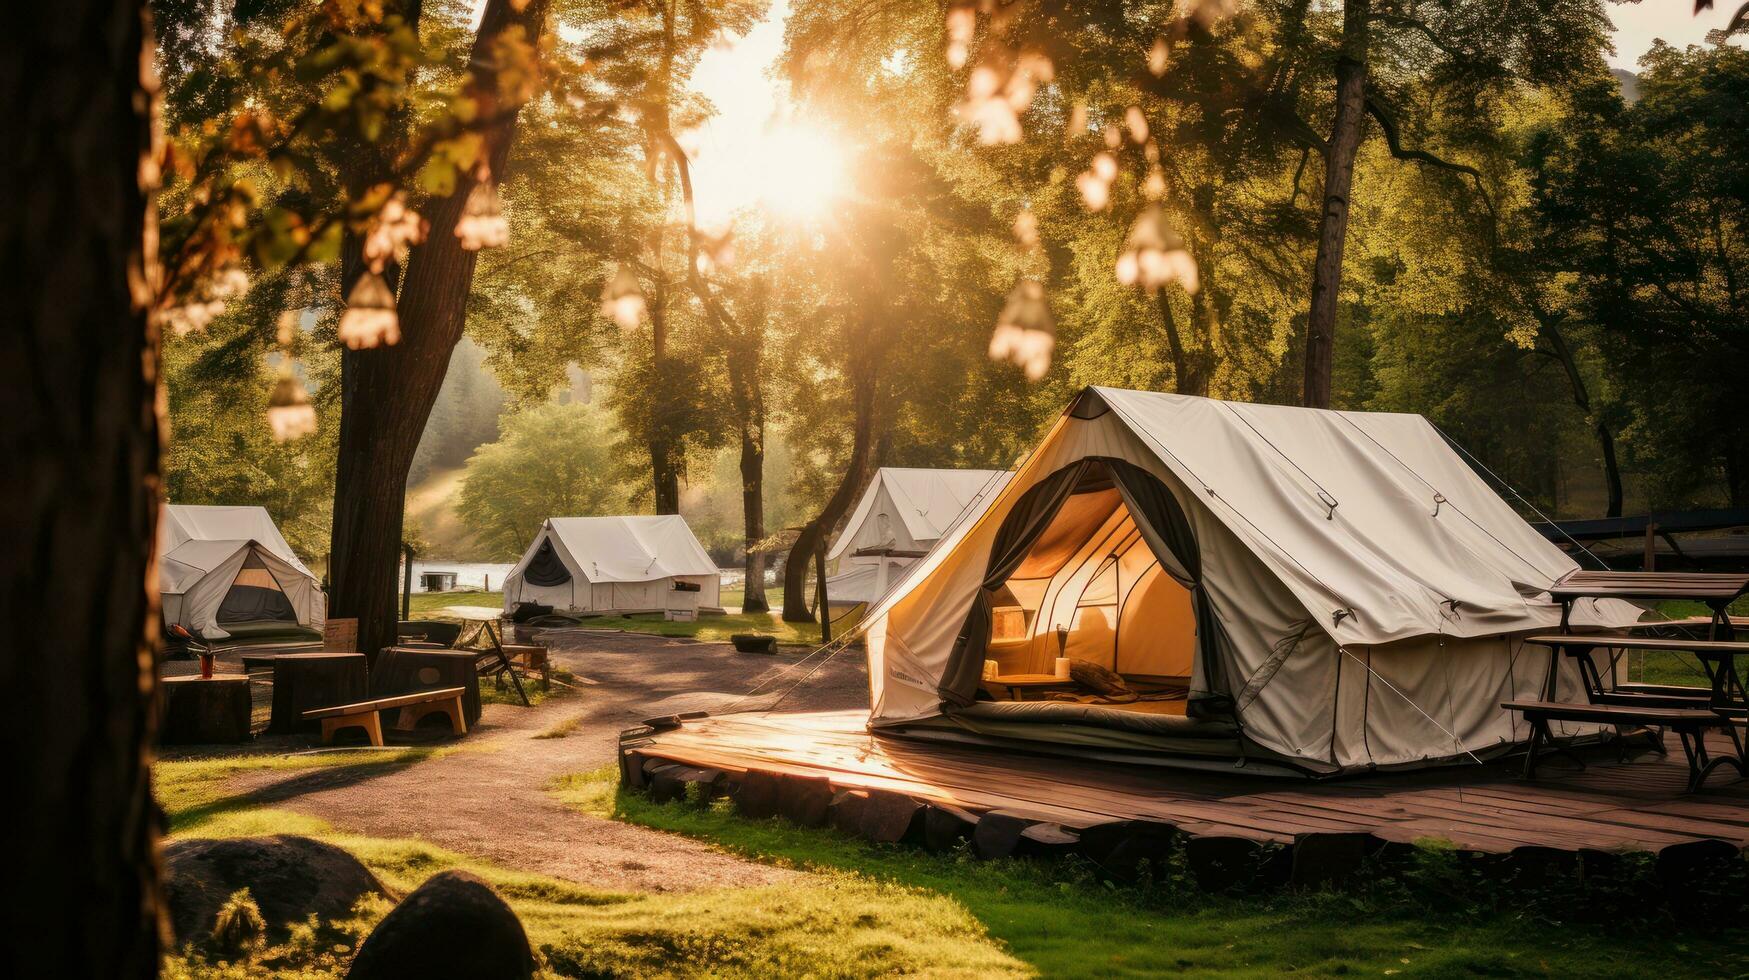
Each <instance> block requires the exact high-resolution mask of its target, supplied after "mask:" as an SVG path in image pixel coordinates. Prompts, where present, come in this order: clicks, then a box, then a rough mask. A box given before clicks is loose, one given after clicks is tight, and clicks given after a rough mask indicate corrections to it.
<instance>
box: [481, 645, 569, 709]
mask: <svg viewBox="0 0 1749 980" xmlns="http://www.w3.org/2000/svg"><path fill="white" fill-rule="evenodd" d="M524 650H538V651H540V652H539V654H538V657H527V658H525V657H523V656H522V651H524ZM474 664H475V666H477V667H478V668H479V671H480V676H481V677H490V678H491V679H492V683H493V684H494V685H496V686H497V688H498V689H499V690H503V689H504V679H505V675H509V678H510V681H511V683H513V684H515V685H516V688H517V690H518V691H521V689H522V678H521V674H526V673H528V672H529V671H531V670H539V671H540V675H541V685H542V686H543V687H550V686H551V683H552V673H551V669H550V668H549V667H548V661H547V657H546V647H527V646H516V645H514V644H512V645H508V646H504V647H502V653H500V651H499V649H488V650H481V651H479V656H478V657H475V658H474ZM523 700H524V701H527V700H528V698H527V696H526V695H525V696H524V697H523Z"/></svg>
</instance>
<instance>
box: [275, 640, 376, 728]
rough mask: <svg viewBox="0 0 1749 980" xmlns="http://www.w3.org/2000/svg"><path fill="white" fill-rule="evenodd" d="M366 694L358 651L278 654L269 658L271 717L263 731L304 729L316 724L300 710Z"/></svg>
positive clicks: (338, 702)
mask: <svg viewBox="0 0 1749 980" xmlns="http://www.w3.org/2000/svg"><path fill="white" fill-rule="evenodd" d="M369 695H370V689H369V687H368V686H367V685H366V670H365V657H364V654H362V653H282V654H280V655H278V656H276V657H274V658H273V717H272V720H271V721H270V722H269V723H268V726H267V730H268V731H269V732H270V733H272V734H275V735H279V734H290V733H293V732H301V731H308V730H310V729H311V728H315V727H317V726H316V725H315V723H314V722H312V721H311V720H310V719H307V718H305V717H304V712H306V711H309V710H311V709H314V708H325V707H327V706H329V705H333V704H351V703H352V702H354V701H358V700H361V699H363V698H365V697H368V696H369Z"/></svg>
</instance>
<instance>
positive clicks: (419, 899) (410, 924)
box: [346, 871, 534, 980]
mask: <svg viewBox="0 0 1749 980" xmlns="http://www.w3.org/2000/svg"><path fill="white" fill-rule="evenodd" d="M346 975H347V977H348V978H350V980H430V978H432V977H470V978H473V980H525V978H527V977H530V976H533V975H534V953H533V952H532V951H531V950H530V949H529V947H528V934H527V933H525V932H523V931H522V922H521V920H519V919H517V917H516V913H515V912H513V911H511V909H510V906H508V905H506V904H504V900H503V899H502V898H499V897H498V893H497V892H495V891H493V890H492V886H491V885H488V884H486V883H485V882H483V881H481V880H480V879H478V878H476V877H474V876H473V875H471V874H468V873H467V872H465V871H444V872H442V873H440V874H436V875H433V876H432V877H431V879H430V880H428V881H426V882H425V884H423V885H420V886H419V887H418V888H416V889H414V890H413V893H412V894H411V895H408V896H407V897H406V898H405V899H403V900H402V901H401V904H399V905H397V906H395V908H394V910H393V911H391V912H390V913H389V914H388V915H387V916H385V917H384V918H383V921H381V922H379V923H377V927H376V928H375V929H374V930H372V931H371V934H370V935H369V936H366V937H365V940H364V942H363V943H362V944H360V946H359V947H358V955H357V956H355V957H353V959H352V969H351V970H349V971H348V972H347V974H346Z"/></svg>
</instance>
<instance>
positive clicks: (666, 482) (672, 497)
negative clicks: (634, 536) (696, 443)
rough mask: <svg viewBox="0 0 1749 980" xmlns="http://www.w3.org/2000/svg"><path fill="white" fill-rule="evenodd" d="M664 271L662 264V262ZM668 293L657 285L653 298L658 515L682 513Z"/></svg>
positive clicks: (653, 477)
mask: <svg viewBox="0 0 1749 980" xmlns="http://www.w3.org/2000/svg"><path fill="white" fill-rule="evenodd" d="M658 267H660V262H658ZM667 294H668V291H667V289H666V288H665V287H663V286H661V285H657V287H656V288H655V289H654V290H652V292H651V296H650V350H651V354H650V377H651V378H652V379H654V381H655V389H654V391H653V392H652V394H653V395H654V397H655V404H653V405H651V406H650V486H651V489H652V490H653V491H654V492H655V505H656V513H658V514H678V513H680V472H679V470H680V468H679V466H677V465H676V461H675V458H674V438H673V434H672V433H671V432H670V431H669V423H670V420H671V419H672V416H673V412H672V411H671V409H670V408H669V406H668V389H667V388H666V387H665V379H664V376H663V371H664V370H665V366H664V363H663V362H664V361H665V360H666V359H667V356H668V295H667Z"/></svg>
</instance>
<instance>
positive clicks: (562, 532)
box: [504, 514, 723, 615]
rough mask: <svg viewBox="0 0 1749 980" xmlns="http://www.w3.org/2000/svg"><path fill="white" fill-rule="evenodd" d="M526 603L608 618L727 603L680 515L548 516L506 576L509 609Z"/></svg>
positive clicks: (705, 555)
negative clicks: (693, 588)
mask: <svg viewBox="0 0 1749 980" xmlns="http://www.w3.org/2000/svg"><path fill="white" fill-rule="evenodd" d="M677 584H680V585H682V587H683V588H684V589H687V590H690V589H691V588H692V587H696V591H686V592H684V594H683V593H682V589H677V588H676V585H677ZM519 602H531V603H537V604H539V605H543V606H552V607H553V608H554V609H555V610H562V611H565V612H593V613H601V614H606V615H625V614H629V613H651V612H663V611H665V610H667V609H679V608H687V609H690V608H693V605H694V603H695V602H696V607H697V608H699V609H711V610H716V609H721V608H722V604H723V603H722V596H721V579H720V577H719V575H718V573H717V565H716V562H714V561H712V560H711V556H710V555H709V554H708V553H707V552H706V551H705V550H704V546H703V545H701V544H699V543H698V538H696V537H694V536H693V533H692V528H691V527H688V526H687V523H686V519H685V518H683V517H681V516H679V515H677V514H669V515H663V516H656V517H648V516H634V517H553V518H548V519H547V520H546V522H544V523H543V524H542V525H541V529H540V532H539V533H537V534H536V535H535V536H534V541H532V542H530V544H529V546H528V550H527V551H525V552H523V555H522V560H521V561H519V562H517V563H516V567H515V568H512V569H511V570H510V574H509V575H507V576H505V579H504V609H505V611H506V612H509V611H511V610H514V609H515V608H516V604H517V603H519Z"/></svg>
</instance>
